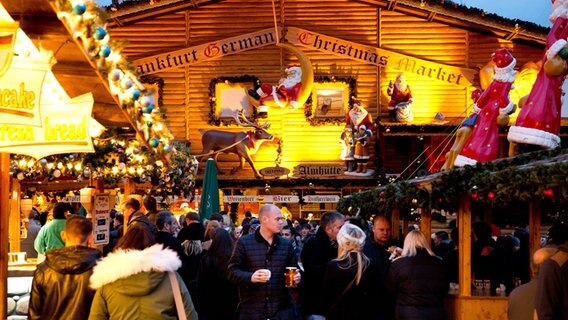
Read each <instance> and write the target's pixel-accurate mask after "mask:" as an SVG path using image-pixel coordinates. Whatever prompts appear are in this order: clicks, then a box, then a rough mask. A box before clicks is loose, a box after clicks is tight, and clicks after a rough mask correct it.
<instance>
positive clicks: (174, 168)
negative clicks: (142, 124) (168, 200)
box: [10, 132, 198, 196]
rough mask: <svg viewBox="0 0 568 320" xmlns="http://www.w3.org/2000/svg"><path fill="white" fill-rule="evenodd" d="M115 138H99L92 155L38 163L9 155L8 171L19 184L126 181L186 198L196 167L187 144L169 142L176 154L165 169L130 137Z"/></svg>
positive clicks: (54, 157) (113, 183) (62, 156)
mask: <svg viewBox="0 0 568 320" xmlns="http://www.w3.org/2000/svg"><path fill="white" fill-rule="evenodd" d="M115 134H116V132H112V133H107V135H106V136H103V138H101V139H96V140H95V141H94V149H95V152H94V153H73V154H59V155H52V156H48V157H45V158H42V159H40V160H39V161H35V159H33V158H31V157H28V156H24V155H18V154H11V164H10V171H11V172H12V175H13V177H14V178H16V179H18V180H20V181H22V180H34V181H37V180H45V181H56V180H58V179H65V180H69V179H72V180H77V181H82V180H86V179H90V178H93V179H101V180H102V181H103V182H104V183H105V184H106V185H110V186H116V185H117V184H118V183H119V182H120V181H121V180H123V179H125V178H129V179H132V180H133V181H134V182H135V183H146V182H149V183H151V184H152V185H153V186H154V189H155V190H156V194H157V195H160V194H162V193H163V194H169V195H181V194H182V193H183V194H184V195H186V196H187V195H189V194H190V192H191V190H192V189H193V187H194V184H195V178H196V175H195V173H196V169H197V165H198V164H197V162H196V161H195V159H194V158H193V157H192V156H191V155H190V154H189V144H187V143H183V142H178V141H174V142H172V145H173V147H174V148H175V149H176V151H175V152H172V153H171V154H170V157H169V161H168V164H169V165H166V163H165V161H163V160H162V158H161V157H160V156H159V155H157V154H155V153H151V152H149V150H147V148H146V147H145V146H144V145H142V144H141V143H139V142H138V141H137V140H136V139H134V137H133V136H126V137H124V136H121V135H115ZM105 137H106V138H105Z"/></svg>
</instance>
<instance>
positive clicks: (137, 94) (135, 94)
mask: <svg viewBox="0 0 568 320" xmlns="http://www.w3.org/2000/svg"><path fill="white" fill-rule="evenodd" d="M131 98H132V100H138V98H140V90H138V89H136V88H134V89H132V95H131Z"/></svg>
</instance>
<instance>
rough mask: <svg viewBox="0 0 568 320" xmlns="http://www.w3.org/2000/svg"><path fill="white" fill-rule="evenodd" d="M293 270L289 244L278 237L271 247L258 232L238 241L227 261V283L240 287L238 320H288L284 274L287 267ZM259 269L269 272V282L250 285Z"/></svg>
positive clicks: (293, 256) (288, 297)
mask: <svg viewBox="0 0 568 320" xmlns="http://www.w3.org/2000/svg"><path fill="white" fill-rule="evenodd" d="M296 266H297V258H296V256H295V254H294V248H293V247H292V243H291V242H290V241H289V240H288V239H285V238H283V237H281V236H280V235H277V234H276V235H274V239H273V240H272V244H269V243H268V242H267V241H266V240H265V239H264V238H263V237H262V235H261V234H260V229H259V230H257V231H256V232H255V233H254V234H248V235H246V236H243V237H241V238H239V240H238V241H237V244H236V247H235V250H234V251H233V255H232V257H231V260H230V261H229V280H230V281H231V282H233V283H235V284H237V285H238V287H239V305H238V308H237V309H238V310H237V319H239V320H246V319H251V320H257V319H290V317H291V314H289V310H291V297H290V292H289V291H288V289H287V288H286V287H285V286H284V274H285V272H286V267H296ZM258 269H269V270H270V271H271V274H272V275H271V277H270V280H269V281H268V282H266V283H252V282H251V277H252V274H253V273H254V272H255V271H256V270H258ZM278 313H280V314H282V313H285V314H286V315H280V314H278Z"/></svg>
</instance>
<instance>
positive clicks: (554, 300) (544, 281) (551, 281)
mask: <svg viewBox="0 0 568 320" xmlns="http://www.w3.org/2000/svg"><path fill="white" fill-rule="evenodd" d="M564 230H566V228H565V229H564ZM567 236H568V234H566V233H564V234H563V235H562V236H561V237H563V238H564V242H563V243H562V244H560V245H559V246H558V251H557V252H556V253H555V254H554V255H552V256H551V257H550V258H549V259H547V260H545V261H544V262H543V263H542V266H541V267H540V272H539V274H538V282H537V285H536V299H535V309H536V314H537V316H538V319H539V320H561V319H562V320H565V319H568V240H566V237H567ZM557 239H558V237H557ZM535 319H537V318H535Z"/></svg>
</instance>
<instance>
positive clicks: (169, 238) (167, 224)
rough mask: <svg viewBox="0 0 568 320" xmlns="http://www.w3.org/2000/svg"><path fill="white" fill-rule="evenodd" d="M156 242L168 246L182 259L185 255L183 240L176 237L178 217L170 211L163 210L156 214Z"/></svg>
mask: <svg viewBox="0 0 568 320" xmlns="http://www.w3.org/2000/svg"><path fill="white" fill-rule="evenodd" d="M156 227H157V228H158V233H157V234H156V242H157V243H161V244H163V245H164V247H166V248H170V249H172V250H174V251H175V252H177V254H178V256H179V258H180V259H182V258H183V257H184V254H183V249H182V248H181V242H180V241H179V240H178V239H177V238H176V237H174V234H175V233H176V231H177V223H176V217H174V215H173V213H171V212H169V211H162V212H160V213H158V214H157V215H156Z"/></svg>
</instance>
